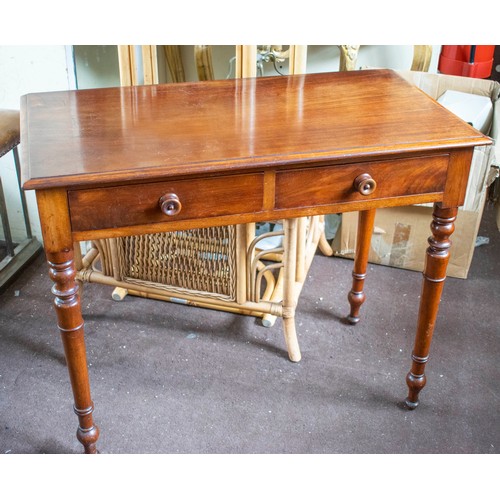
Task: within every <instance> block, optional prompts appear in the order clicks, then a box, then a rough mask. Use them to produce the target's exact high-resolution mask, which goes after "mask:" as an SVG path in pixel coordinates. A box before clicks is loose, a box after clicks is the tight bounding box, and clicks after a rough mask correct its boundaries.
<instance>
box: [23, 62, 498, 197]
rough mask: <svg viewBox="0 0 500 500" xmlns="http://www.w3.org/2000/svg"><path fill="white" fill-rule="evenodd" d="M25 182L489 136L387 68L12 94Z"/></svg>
mask: <svg viewBox="0 0 500 500" xmlns="http://www.w3.org/2000/svg"><path fill="white" fill-rule="evenodd" d="M21 130H22V143H23V144H24V145H25V147H24V148H23V166H24V168H23V176H22V177H23V183H24V187H25V188H26V189H39V188H47V187H56V186H62V185H64V186H66V187H69V186H71V185H85V184H88V183H90V182H99V181H101V182H106V183H113V182H115V183H116V182H130V181H136V180H141V179H153V178H164V177H165V176H179V175H181V176H184V175H195V174H205V173H207V172H208V173H209V172H212V171H217V172H219V171H221V170H222V171H239V170H243V171H244V170H249V169H250V170H251V169H255V168H258V167H268V166H270V165H272V167H273V168H279V167H280V166H281V165H283V166H290V165H293V164H294V163H295V164H296V163H299V162H300V163H301V164H302V165H304V163H314V162H316V163H318V162H319V163H321V162H323V163H324V162H330V163H333V164H335V163H340V162H345V161H349V158H351V157H356V159H360V158H362V157H363V156H367V157H369V158H373V157H374V156H376V155H380V154H383V155H385V156H387V155H390V154H391V153H394V154H396V153H397V154H401V153H404V152H408V153H411V152H412V151H414V150H417V149H418V151H420V152H423V151H432V150H436V149H443V148H447V147H450V146H451V147H457V146H470V145H479V144H486V143H489V140H488V139H487V138H486V137H485V136H483V135H482V134H481V133H479V132H477V131H476V130H475V129H473V128H472V127H471V126H469V125H468V124H466V123H465V122H463V121H462V120H460V119H459V118H457V117H455V116H454V115H452V114H451V113H450V112H449V111H447V110H445V109H444V108H442V107H441V106H440V105H439V104H438V103H436V102H435V101H433V100H432V99H430V98H429V97H428V96H426V95H425V94H424V93H423V92H421V91H420V90H419V89H417V88H416V87H414V86H412V85H411V84H409V83H408V82H406V81H405V80H404V79H403V78H401V77H400V76H399V75H398V74H397V73H395V72H394V71H391V70H367V71H355V72H335V73H317V74H309V75H294V76H287V77H282V76H279V77H261V78H245V79H234V80H219V81H209V82H196V83H181V84H164V85H147V86H136V87H117V88H105V89H90V90H80V91H62V92H46V93H38V94H28V95H26V96H23V103H22V119H21Z"/></svg>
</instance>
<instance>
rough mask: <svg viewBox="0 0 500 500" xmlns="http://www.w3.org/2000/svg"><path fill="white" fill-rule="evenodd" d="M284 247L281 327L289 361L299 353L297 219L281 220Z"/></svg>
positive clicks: (296, 359)
mask: <svg viewBox="0 0 500 500" xmlns="http://www.w3.org/2000/svg"><path fill="white" fill-rule="evenodd" d="M283 228H284V230H285V235H284V247H285V251H284V253H283V263H284V268H283V272H284V287H283V329H284V333H285V342H286V345H287V349H288V357H289V358H290V360H291V361H294V362H298V361H300V358H301V354H300V348H299V343H298V340H297V333H296V331H295V307H296V300H295V298H296V294H295V270H296V255H297V219H286V220H284V221H283Z"/></svg>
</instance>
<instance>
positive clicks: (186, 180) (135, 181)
mask: <svg viewBox="0 0 500 500" xmlns="http://www.w3.org/2000/svg"><path fill="white" fill-rule="evenodd" d="M367 85H370V93H369V94H367V93H366V91H365V89H366V86H367ZM331 88H335V89H336V96H332V94H331V92H330V89H331ZM159 90H161V91H159ZM214 95H217V96H218V99H211V100H208V97H209V96H212V97H213V96H214ZM275 96H280V98H279V100H278V101H276V98H275ZM346 96H347V98H346ZM200 102H202V103H206V105H205V106H197V108H196V109H197V114H196V117H197V120H196V124H194V125H193V120H191V119H189V118H187V117H186V114H187V110H189V109H192V106H193V105H194V103H200ZM21 105H22V117H23V122H22V127H21V130H22V141H21V144H22V146H23V149H22V151H23V162H22V164H21V166H22V178H23V185H24V188H25V189H34V190H35V191H36V196H37V203H38V210H39V214H40V221H41V227H42V234H43V240H44V246H45V252H46V257H47V261H48V265H49V275H50V278H51V279H52V281H53V282H54V286H53V288H52V291H53V293H54V295H55V300H54V305H55V311H56V314H57V319H58V327H59V330H60V333H61V338H62V342H63V346H64V351H65V355H66V362H67V367H68V372H69V376H70V381H71V385H72V390H73V397H74V410H75V413H76V414H77V416H78V420H79V426H78V430H77V438H78V440H79V441H80V442H81V443H82V444H83V447H84V450H85V452H86V453H96V452H97V445H96V443H97V440H98V437H99V429H98V427H97V426H96V425H95V423H94V420H93V416H92V414H93V409H94V405H93V402H92V399H91V393H90V385H89V374H88V365H87V354H86V348H85V339H84V324H83V317H82V312H81V305H80V297H79V287H78V282H77V280H76V267H75V255H74V251H73V247H74V244H75V243H76V242H79V241H89V240H102V239H109V238H118V237H130V236H135V235H139V234H153V233H159V232H165V231H185V230H190V229H198V228H203V227H214V226H227V225H240V224H246V223H253V222H256V221H263V220H265V221H272V220H283V221H284V239H285V243H284V248H285V252H284V254H283V255H284V259H285V265H284V269H285V270H286V271H287V273H286V274H285V275H284V278H283V280H284V290H288V292H285V293H284V299H283V316H284V317H285V320H288V321H293V313H294V309H293V308H294V306H295V304H294V303H293V299H294V296H293V294H292V293H291V292H290V290H292V289H293V287H292V286H288V285H293V284H294V283H295V282H296V278H295V270H296V265H295V256H296V253H295V252H294V251H293V246H294V245H295V242H296V241H297V227H298V223H294V222H291V221H292V220H293V219H296V218H303V217H310V216H318V215H324V214H328V213H336V212H340V213H342V212H348V211H358V212H360V213H361V214H363V213H367V211H373V210H375V209H376V208H378V207H390V206H404V205H412V204H415V203H429V202H433V203H434V213H433V220H432V224H431V233H432V234H431V237H430V238H429V239H428V242H429V248H428V250H427V253H426V265H425V270H424V273H423V287H422V292H421V298H420V308H419V314H418V322H417V329H416V335H415V343H414V349H413V353H412V355H411V360H412V361H411V368H410V372H409V373H408V375H407V377H406V382H407V385H408V396H407V398H406V401H405V403H406V406H407V408H409V409H413V408H415V407H416V406H417V405H418V402H419V393H420V391H421V390H422V388H423V387H424V386H425V384H426V378H425V366H426V363H427V360H428V358H429V352H430V345H431V340H432V335H433V332H434V325H435V324H436V319H437V313H438V308H439V302H440V299H441V293H442V289H443V285H444V281H445V278H446V267H447V263H448V260H449V248H450V245H451V242H450V236H451V234H452V233H453V230H454V221H455V219H456V217H457V212H458V207H459V206H461V205H463V203H464V198H465V192H466V188H467V181H468V175H469V169H470V164H471V159H472V154H473V151H474V147H475V146H481V145H487V144H491V139H489V138H488V137H486V136H484V135H483V134H481V133H480V132H478V131H476V130H475V129H473V128H472V127H470V126H469V125H467V124H466V123H465V122H463V121H462V120H460V119H459V118H457V117H456V116H454V115H453V114H452V113H450V112H449V111H447V110H446V109H444V108H443V107H441V106H439V105H438V104H437V103H436V102H435V101H433V100H432V99H431V98H430V97H428V96H426V95H425V94H424V93H423V92H420V91H419V90H418V89H417V88H415V87H413V86H412V85H411V84H409V83H408V82H406V81H405V80H404V79H402V78H401V77H400V76H398V75H397V74H396V73H395V72H393V71H389V70H373V71H370V70H368V71H352V72H336V73H319V74H314V75H292V76H288V77H281V76H280V77H274V78H249V79H245V80H241V81H240V80H226V81H212V82H198V83H192V84H179V85H177V86H172V85H170V86H169V85H164V86H162V87H161V89H160V88H158V87H157V86H142V87H140V88H137V87H126V88H121V89H116V88H114V89H94V90H85V91H72V92H68V91H66V92H48V93H42V94H30V95H28V96H24V97H23V98H22V101H21ZM282 106H286V109H287V120H286V122H283V120H281V119H277V118H276V117H277V116H279V117H281V113H278V110H280V109H281V107H282ZM333 110H334V111H335V112H333ZM256 116H257V117H258V120H255V119H254V118H255V117H256ZM221 117H225V119H224V120H218V127H217V128H214V127H210V125H209V124H211V123H213V121H214V118H221ZM374 117H376V119H374ZM351 121H352V122H353V123H355V124H356V126H355V127H349V126H348V124H349V123H350V122H351ZM48 124H50V125H51V126H48ZM203 126H204V127H208V129H207V133H208V135H209V138H212V139H213V140H215V139H216V138H217V139H222V140H220V142H218V149H209V148H206V147H204V144H205V141H206V139H207V137H206V136H200V135H199V130H200V127H203ZM284 126H285V127H286V136H287V137H291V138H293V140H291V141H290V142H288V143H276V142H275V141H274V140H272V137H273V134H259V132H260V131H263V130H267V131H273V132H274V133H278V131H281V132H283V127H284ZM174 131H175V138H174V139H171V140H167V139H168V138H169V137H171V135H172V134H173V133H174ZM236 137H237V138H238V141H235V138H236ZM111 138H112V140H111ZM186 144H188V145H189V147H186ZM371 220H372V218H371V217H365V218H363V220H362V221H361V222H362V223H361V224H360V225H359V227H360V228H361V229H360V230H359V231H360V232H359V233H358V239H360V240H363V241H365V243H366V241H367V240H369V239H370V237H371V227H370V226H371V222H370V221H371ZM287 249H289V250H290V251H286V250H287ZM363 254H364V252H359V255H358V256H357V257H356V261H355V269H358V270H361V272H360V273H359V274H360V276H358V277H357V278H359V280H358V282H357V283H356V282H355V283H353V289H354V292H355V295H360V293H362V284H363V279H364V276H363V274H365V273H364V272H363V269H364V266H365V265H366V262H361V258H362V257H361V256H362V255H363ZM363 258H364V257H363ZM355 281H356V280H355ZM286 342H287V345H288V349H289V352H295V349H298V343H297V339H296V335H295V332H294V331H293V330H292V329H289V330H288V337H287V338H286Z"/></svg>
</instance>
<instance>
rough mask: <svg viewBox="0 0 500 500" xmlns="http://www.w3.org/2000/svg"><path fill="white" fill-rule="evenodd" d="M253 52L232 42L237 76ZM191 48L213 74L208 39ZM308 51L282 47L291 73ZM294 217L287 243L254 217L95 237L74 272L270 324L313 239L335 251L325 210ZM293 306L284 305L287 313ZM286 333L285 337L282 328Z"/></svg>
mask: <svg viewBox="0 0 500 500" xmlns="http://www.w3.org/2000/svg"><path fill="white" fill-rule="evenodd" d="M141 50H142V56H143V57H142V71H143V74H144V83H145V84H154V83H157V78H158V77H157V75H158V71H157V69H156V61H155V57H156V47H154V48H153V46H142V47H141ZM164 50H165V55H166V58H167V63H168V67H169V71H170V73H171V76H172V79H173V80H174V81H175V82H182V81H184V79H185V77H184V67H183V64H182V59H181V55H180V48H179V46H177V45H169V46H165V47H164ZM118 53H119V60H120V64H119V67H120V81H121V83H122V85H135V84H137V82H138V81H139V78H138V67H137V61H136V58H135V49H134V47H133V46H120V47H119V52H118ZM256 53H257V48H256V46H237V47H236V59H237V63H236V75H237V77H244V76H245V77H248V76H256V65H255V59H256ZM194 55H195V62H196V66H197V71H198V78H199V79H200V80H201V81H207V80H213V67H212V56H211V47H210V46H208V45H196V46H195V47H194ZM305 55H306V50H305V47H304V46H292V47H291V49H290V51H289V53H288V54H287V57H290V61H291V62H290V72H291V73H293V74H298V73H303V72H304V71H305V63H306V57H305ZM146 76H148V78H147V79H146ZM293 224H297V227H294V228H293V231H294V232H295V233H296V234H297V238H296V241H294V242H293V243H292V242H290V246H289V247H288V248H284V247H283V246H278V247H277V248H274V249H272V250H264V249H263V248H261V246H262V244H263V243H264V244H265V243H266V242H268V241H270V238H273V237H274V238H276V237H282V236H283V232H284V231H283V230H282V231H280V232H273V233H264V234H263V235H257V233H256V226H255V223H251V224H245V225H238V226H234V227H231V228H225V227H221V228H216V230H215V229H198V230H189V231H185V232H176V233H164V234H155V235H143V236H136V237H133V239H131V238H116V239H112V240H109V241H100V240H98V241H93V242H92V249H91V250H90V252H89V253H88V254H87V255H86V256H85V258H82V257H81V256H79V257H78V259H77V261H78V270H79V272H78V279H79V280H80V281H81V282H82V283H85V282H89V283H100V284H105V285H110V286H113V287H115V288H114V290H113V292H112V296H113V298H114V299H115V300H123V299H124V297H125V296H126V295H135V296H140V297H143V298H152V299H160V300H167V301H171V302H175V303H180V304H184V305H191V306H198V307H208V308H212V309H218V310H222V311H228V312H236V313H240V314H247V315H253V316H257V317H260V318H262V324H263V325H264V326H266V327H270V326H273V325H274V323H275V321H276V318H277V317H283V305H282V303H283V298H284V295H288V296H289V297H290V299H289V303H292V302H293V303H294V304H296V303H297V301H298V297H299V295H300V291H301V288H302V285H303V283H304V280H305V278H306V276H307V272H308V270H309V267H310V265H311V263H312V260H313V257H314V254H315V253H316V249H317V248H318V245H319V247H320V249H321V250H322V252H323V253H325V254H326V255H332V253H333V252H332V250H331V247H330V246H329V245H328V243H327V241H326V238H325V235H324V221H323V216H315V217H309V218H303V219H298V220H297V221H294V222H293ZM288 241H289V240H288ZM259 245H260V246H259ZM78 251H79V249H78V248H77V252H78ZM288 251H293V252H294V253H295V254H296V255H295V256H294V259H293V261H295V262H296V264H295V265H296V271H295V276H296V282H294V283H292V282H291V283H286V282H285V280H284V278H283V275H284V274H286V273H284V272H283V268H284V265H285V264H284V259H283V254H284V252H288ZM77 254H78V253H77ZM215 256H216V257H215ZM285 260H286V259H285ZM286 262H287V263H290V262H292V260H290V259H288V260H286ZM287 274H288V275H290V273H287ZM210 275H211V276H212V279H211V278H210ZM264 282H265V286H264ZM291 297H293V299H292V298H291ZM292 313H293V311H292V312H288V316H290V315H291V314H292ZM292 315H293V314H292ZM283 327H284V328H285V330H288V329H292V331H294V330H295V325H294V322H293V320H289V319H287V318H284V320H283ZM285 336H286V337H288V334H287V332H286V331H285ZM291 349H292V348H291ZM289 357H290V359H292V360H294V361H298V360H299V359H300V355H299V353H298V349H295V350H294V351H292V350H290V351H289Z"/></svg>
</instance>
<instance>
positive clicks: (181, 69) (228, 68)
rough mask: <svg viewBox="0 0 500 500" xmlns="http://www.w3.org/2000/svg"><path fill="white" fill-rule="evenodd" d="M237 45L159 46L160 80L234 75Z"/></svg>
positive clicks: (216, 78)
mask: <svg viewBox="0 0 500 500" xmlns="http://www.w3.org/2000/svg"><path fill="white" fill-rule="evenodd" d="M235 54H236V46H235V45H158V46H157V57H158V81H159V83H172V82H175V81H178V82H181V81H185V82H197V81H201V80H223V79H227V78H234V77H235V66H236V65H235V62H236V61H235V59H236V56H235Z"/></svg>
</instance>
